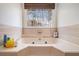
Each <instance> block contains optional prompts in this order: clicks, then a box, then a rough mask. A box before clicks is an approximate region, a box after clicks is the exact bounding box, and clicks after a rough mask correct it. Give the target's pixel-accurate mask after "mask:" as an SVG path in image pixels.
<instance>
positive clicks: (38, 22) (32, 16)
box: [27, 9, 52, 26]
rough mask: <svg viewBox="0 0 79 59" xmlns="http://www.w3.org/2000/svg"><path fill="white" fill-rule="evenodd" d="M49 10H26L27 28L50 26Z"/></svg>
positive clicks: (50, 13)
mask: <svg viewBox="0 0 79 59" xmlns="http://www.w3.org/2000/svg"><path fill="white" fill-rule="evenodd" d="M51 16H52V12H51V9H27V26H50V22H51Z"/></svg>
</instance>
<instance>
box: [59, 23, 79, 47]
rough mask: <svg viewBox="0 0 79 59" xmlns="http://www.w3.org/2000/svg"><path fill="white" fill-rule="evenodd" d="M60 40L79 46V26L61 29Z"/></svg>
mask: <svg viewBox="0 0 79 59" xmlns="http://www.w3.org/2000/svg"><path fill="white" fill-rule="evenodd" d="M59 38H61V39H63V40H67V41H69V42H73V43H76V44H78V45H79V24H77V25H72V26H67V27H61V28H59Z"/></svg>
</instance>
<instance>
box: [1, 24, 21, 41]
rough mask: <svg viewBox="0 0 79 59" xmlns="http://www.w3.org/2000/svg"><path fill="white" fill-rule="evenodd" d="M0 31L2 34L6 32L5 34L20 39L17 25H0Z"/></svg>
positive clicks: (19, 29) (19, 30)
mask: <svg viewBox="0 0 79 59" xmlns="http://www.w3.org/2000/svg"><path fill="white" fill-rule="evenodd" d="M0 32H1V33H2V36H4V34H7V36H9V37H11V38H14V39H15V40H16V39H20V37H21V28H18V27H12V26H7V25H0Z"/></svg>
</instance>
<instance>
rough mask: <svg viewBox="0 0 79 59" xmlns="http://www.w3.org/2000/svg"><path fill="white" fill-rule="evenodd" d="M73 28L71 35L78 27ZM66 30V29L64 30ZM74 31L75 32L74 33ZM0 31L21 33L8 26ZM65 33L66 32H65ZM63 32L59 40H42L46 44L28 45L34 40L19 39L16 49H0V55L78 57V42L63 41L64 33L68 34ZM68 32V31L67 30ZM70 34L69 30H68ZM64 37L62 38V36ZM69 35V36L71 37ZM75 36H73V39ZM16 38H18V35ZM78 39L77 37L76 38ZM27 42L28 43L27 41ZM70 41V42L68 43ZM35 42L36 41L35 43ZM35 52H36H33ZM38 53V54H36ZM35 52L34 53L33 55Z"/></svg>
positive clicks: (2, 27)
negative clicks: (46, 42)
mask: <svg viewBox="0 0 79 59" xmlns="http://www.w3.org/2000/svg"><path fill="white" fill-rule="evenodd" d="M75 27H76V26H74V27H73V29H74V30H73V31H72V32H73V33H72V34H74V33H75V34H77V32H76V31H77V30H78V27H76V29H75ZM65 29H66V28H65ZM75 30H76V31H75ZM0 31H1V32H2V33H7V34H12V35H14V34H15V33H16V34H17V35H18V34H19V32H20V33H21V31H20V29H17V30H16V29H15V27H8V26H3V25H2V26H0ZM65 31H66V30H65ZM65 31H64V30H63V31H62V32H61V31H60V38H58V39H54V38H42V40H46V41H48V44H28V43H29V42H30V43H31V41H30V40H33V39H34V40H35V38H32V39H31V38H28V39H29V40H28V39H27V38H20V39H21V40H22V41H25V42H22V41H21V42H20V43H19V44H18V46H17V47H14V48H0V55H3V56H4V55H8V56H9V55H10V56H14V55H16V56H24V55H25V56H32V55H38V56H40V55H42V56H43V55H50V56H54V55H55V56H60V55H61V56H67V55H74V56H75V55H78V56H79V45H78V42H77V41H76V42H77V44H76V42H75V41H73V40H72V39H71V38H68V39H67V40H65V38H63V37H64V36H65V35H64V34H65V33H66V34H67V35H68V33H69V32H65ZM67 31H68V30H67ZM74 31H75V32H74ZM70 32H71V29H70ZM72 34H71V35H72ZM62 35H64V36H62ZM71 35H70V36H71ZM15 36H16V35H15ZM68 36H69V35H68ZM75 36H76V35H74V37H75ZM18 37H20V36H19V35H18ZM76 37H77V38H78V36H76ZM27 40H28V41H27ZM69 40H71V41H69ZM36 42H37V41H36ZM35 51H36V52H35ZM38 51H40V53H39V52H38ZM34 52H35V53H34Z"/></svg>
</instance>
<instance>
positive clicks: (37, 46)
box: [18, 38, 64, 56]
mask: <svg viewBox="0 0 79 59" xmlns="http://www.w3.org/2000/svg"><path fill="white" fill-rule="evenodd" d="M56 40H57V39H56V38H41V39H40V38H23V39H22V41H23V43H24V44H26V45H28V47H27V48H25V49H24V50H22V51H20V52H19V53H18V54H19V55H28V56H52V55H64V54H63V53H62V51H60V50H58V49H56V48H54V47H53V44H54V43H56Z"/></svg>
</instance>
